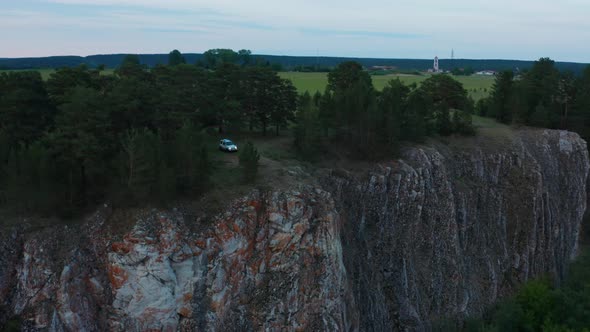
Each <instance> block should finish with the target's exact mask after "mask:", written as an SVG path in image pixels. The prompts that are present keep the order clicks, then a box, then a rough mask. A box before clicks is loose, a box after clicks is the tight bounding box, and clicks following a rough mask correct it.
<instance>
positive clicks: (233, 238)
mask: <svg viewBox="0 0 590 332" xmlns="http://www.w3.org/2000/svg"><path fill="white" fill-rule="evenodd" d="M496 143H497V142H496ZM588 169H589V161H588V152H587V147H586V143H585V142H584V141H583V140H582V139H580V137H579V136H578V135H576V134H574V133H570V132H564V131H551V130H521V131H516V132H515V133H514V135H512V136H510V138H508V139H504V140H503V141H502V144H485V142H480V143H479V144H466V145H464V146H458V145H456V144H452V143H451V144H448V145H445V144H440V143H437V144H431V145H429V146H417V147H412V148H407V149H405V150H404V151H403V153H402V158H401V159H399V160H397V161H392V162H387V163H381V164H379V165H376V166H375V167H373V168H372V170H371V171H369V172H364V173H362V174H361V175H359V174H356V175H355V174H352V173H349V172H346V171H328V172H323V173H321V172H320V173H321V175H318V176H317V177H318V180H317V184H316V185H301V186H300V187H299V188H293V189H292V190H274V191H273V190H269V191H259V190H253V191H252V192H251V193H250V194H249V195H247V196H246V197H243V198H241V199H238V200H236V201H234V202H233V203H232V204H231V205H229V207H228V208H227V210H226V211H224V212H222V213H221V214H219V215H217V216H216V217H215V218H214V219H213V220H212V221H208V222H205V221H203V220H202V219H201V218H200V217H199V216H191V215H188V214H185V213H182V211H180V210H170V211H162V210H145V211H142V212H137V213H134V214H132V215H130V216H129V217H128V219H129V220H128V221H129V225H130V226H129V227H128V229H125V230H123V231H120V230H118V229H116V227H114V226H113V223H112V222H109V220H110V219H111V218H112V215H113V211H112V210H111V209H110V207H109V206H107V205H105V206H103V207H102V208H101V209H99V210H98V211H97V212H96V213H95V214H94V215H93V216H91V217H89V218H87V220H86V222H85V223H83V224H79V225H67V226H66V225H55V226H51V227H45V228H42V229H39V228H33V227H32V226H28V225H27V224H26V223H23V224H22V225H21V226H19V227H13V228H11V229H9V230H2V233H1V234H0V248H1V249H0V326H1V325H2V324H4V323H5V322H6V321H7V320H9V319H12V318H15V317H19V319H20V320H21V324H22V327H23V329H24V330H31V331H34V330H41V331H104V330H111V331H144V330H159V331H160V330H161V331H194V330H197V331H232V330H235V331H283V330H288V331H366V330H375V331H390V330H429V329H432V328H433V327H435V326H436V324H437V322H439V321H441V320H443V319H449V318H451V319H454V318H463V317H466V316H470V315H479V314H481V313H482V312H483V310H485V308H487V307H489V306H490V305H491V304H493V303H494V302H495V301H497V300H498V299H499V298H501V297H504V296H507V295H510V294H512V293H513V292H514V290H515V289H516V288H517V287H518V285H519V284H521V283H522V282H524V281H526V280H528V279H530V278H533V277H536V276H540V275H545V274H549V275H550V276H552V277H553V278H554V279H555V280H556V282H559V280H561V278H562V277H563V276H564V274H565V273H566V272H567V271H566V267H567V264H568V262H569V261H570V260H571V259H572V258H574V257H575V255H576V252H577V244H578V237H579V233H580V225H581V221H582V217H583V214H584V212H585V209H586V180H587V176H588Z"/></svg>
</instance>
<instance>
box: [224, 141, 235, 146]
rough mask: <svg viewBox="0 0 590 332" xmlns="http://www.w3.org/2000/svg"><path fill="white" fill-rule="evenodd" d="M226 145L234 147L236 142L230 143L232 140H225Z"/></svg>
mask: <svg viewBox="0 0 590 332" xmlns="http://www.w3.org/2000/svg"><path fill="white" fill-rule="evenodd" d="M223 143H224V144H225V145H234V142H232V141H230V140H225V141H224V142H223Z"/></svg>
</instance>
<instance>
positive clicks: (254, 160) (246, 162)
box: [240, 142, 260, 183]
mask: <svg viewBox="0 0 590 332" xmlns="http://www.w3.org/2000/svg"><path fill="white" fill-rule="evenodd" d="M259 160H260V154H259V153H258V150H256V148H255V147H254V144H252V142H248V143H246V145H245V146H244V148H242V151H241V152H240V167H241V168H242V176H243V180H244V182H247V183H249V182H254V180H255V179H256V174H257V173H258V161H259Z"/></svg>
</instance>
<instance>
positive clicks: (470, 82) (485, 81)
mask: <svg viewBox="0 0 590 332" xmlns="http://www.w3.org/2000/svg"><path fill="white" fill-rule="evenodd" d="M37 70H38V71H39V72H40V73H41V76H42V77H43V79H44V80H47V79H48V78H49V76H51V74H52V73H53V72H55V70H54V69H37ZM8 71H26V70H0V73H3V72H8ZM113 71H114V70H113V69H107V70H104V71H103V72H102V74H103V75H111V74H112V73H113ZM279 75H280V76H281V77H282V78H287V79H290V80H291V81H293V85H295V87H296V88H297V90H298V91H299V92H300V93H303V92H305V91H309V92H310V93H312V94H313V93H315V92H316V91H320V92H324V90H325V89H326V85H327V84H328V74H327V73H301V72H281V73H279ZM428 77H429V76H428V75H423V76H419V75H406V74H391V75H375V76H371V78H372V79H373V84H374V85H375V88H376V89H377V90H381V89H383V87H385V85H387V82H389V81H390V80H394V79H397V78H399V79H400V80H401V81H402V82H404V83H405V84H412V83H420V82H422V81H424V80H425V79H427V78H428ZM454 78H455V79H456V80H458V81H459V82H461V83H463V86H464V87H465V89H467V91H468V92H469V95H470V96H471V97H472V98H473V99H474V100H475V101H477V100H479V99H481V98H483V97H486V96H488V94H489V92H490V90H491V87H492V85H493V84H494V77H492V76H454Z"/></svg>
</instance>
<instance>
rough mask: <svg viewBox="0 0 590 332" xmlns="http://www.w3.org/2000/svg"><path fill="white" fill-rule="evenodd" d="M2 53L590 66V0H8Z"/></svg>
mask: <svg viewBox="0 0 590 332" xmlns="http://www.w3.org/2000/svg"><path fill="white" fill-rule="evenodd" d="M0 31H2V32H1V33H0V45H1V46H0V57H25V56H48V55H89V54H108V53H167V52H169V51H170V50H172V49H179V50H180V51H181V52H184V53H189V52H203V51H206V50H208V49H211V48H232V49H236V50H237V49H242V48H246V49H251V50H252V51H253V52H254V53H258V54H278V55H314V56H315V55H316V54H319V55H325V56H355V57H385V58H432V57H434V56H435V55H438V56H439V57H443V58H447V57H450V54H451V49H454V50H455V56H456V57H458V58H474V59H483V58H495V59H497V58H503V59H523V60H530V59H537V58H539V57H542V56H543V57H544V56H548V57H551V58H553V59H556V60H560V61H576V62H590V1H589V0H559V1H555V0H553V1H545V0H537V1H532V0H496V1H484V0H439V1H432V0H365V1H348V0H339V1H338V0H297V1H282V0H274V1H271V0H250V1H247V0H210V1H202V0H0Z"/></svg>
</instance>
